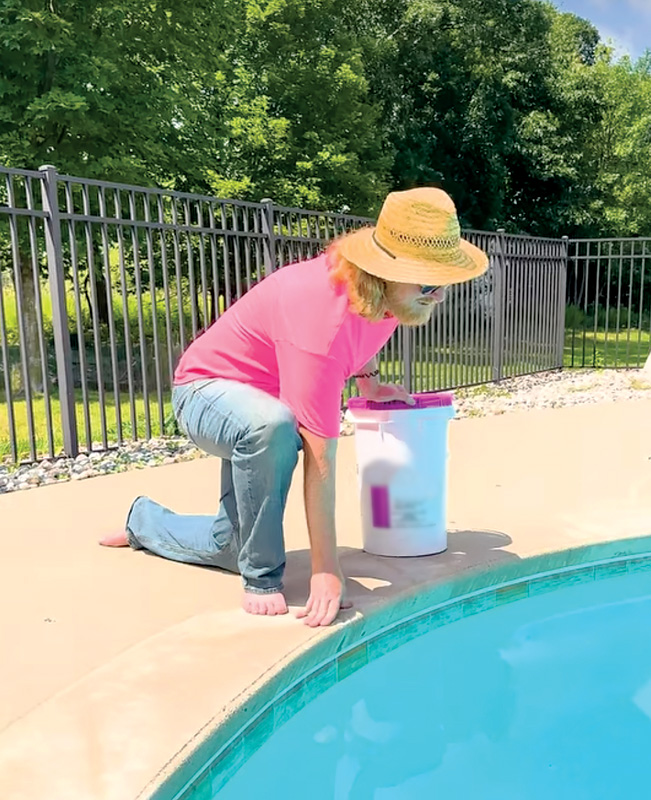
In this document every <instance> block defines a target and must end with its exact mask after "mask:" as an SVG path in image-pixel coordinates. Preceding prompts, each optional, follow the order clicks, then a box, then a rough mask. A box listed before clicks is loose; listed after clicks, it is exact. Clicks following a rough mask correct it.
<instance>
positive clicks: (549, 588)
mask: <svg viewBox="0 0 651 800" xmlns="http://www.w3.org/2000/svg"><path fill="white" fill-rule="evenodd" d="M564 582H565V578H564V576H563V575H547V576H545V577H544V578H534V579H533V580H532V581H530V582H529V596H530V597H534V596H535V595H537V594H545V593H546V592H553V591H555V590H556V589H560V588H561V586H562V585H563V583H564Z"/></svg>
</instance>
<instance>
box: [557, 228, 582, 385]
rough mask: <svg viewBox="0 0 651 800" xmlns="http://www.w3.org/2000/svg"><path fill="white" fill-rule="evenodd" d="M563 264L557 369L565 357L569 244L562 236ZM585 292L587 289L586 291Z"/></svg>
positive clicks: (559, 301) (559, 292)
mask: <svg viewBox="0 0 651 800" xmlns="http://www.w3.org/2000/svg"><path fill="white" fill-rule="evenodd" d="M562 242H563V263H562V264H561V279H560V281H559V282H558V321H557V323H556V324H557V327H558V329H557V331H556V334H557V336H558V339H557V350H556V365H557V367H558V369H562V368H563V361H564V355H565V306H566V305H567V297H566V294H567V267H568V262H569V251H570V246H569V244H570V242H569V238H568V237H567V236H563V239H562ZM586 291H587V289H586Z"/></svg>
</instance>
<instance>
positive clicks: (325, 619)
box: [296, 572, 353, 628]
mask: <svg viewBox="0 0 651 800" xmlns="http://www.w3.org/2000/svg"><path fill="white" fill-rule="evenodd" d="M352 605H353V604H352V603H351V602H350V601H349V600H347V599H346V586H345V581H344V578H343V576H342V575H337V574H335V573H333V572H316V573H314V574H313V575H312V580H311V581H310V596H309V598H308V600H307V605H306V606H305V608H302V609H301V610H300V611H298V612H297V613H296V616H297V617H298V619H302V620H303V622H304V623H305V624H306V625H309V626H310V628H318V627H319V626H325V625H330V624H331V623H332V622H334V620H335V617H336V616H337V614H338V613H339V610H340V609H342V608H351V607H352Z"/></svg>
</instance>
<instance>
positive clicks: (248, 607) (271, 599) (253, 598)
mask: <svg viewBox="0 0 651 800" xmlns="http://www.w3.org/2000/svg"><path fill="white" fill-rule="evenodd" d="M242 608H243V609H244V610H245V611H246V613H247V614H261V615H267V616H270V617H275V616H276V615H277V614H286V613H287V602H286V601H285V597H284V595H282V594H281V593H280V592H273V593H272V594H255V593H254V592H244V598H243V599H242Z"/></svg>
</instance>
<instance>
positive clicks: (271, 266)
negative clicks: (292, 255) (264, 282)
mask: <svg viewBox="0 0 651 800" xmlns="http://www.w3.org/2000/svg"><path fill="white" fill-rule="evenodd" d="M261 203H262V206H263V207H262V233H263V234H264V239H263V240H262V246H263V248H264V274H265V277H266V276H267V275H271V273H272V272H274V270H275V269H276V232H275V231H274V204H273V200H271V199H270V198H269V197H263V198H262V200H261Z"/></svg>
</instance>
